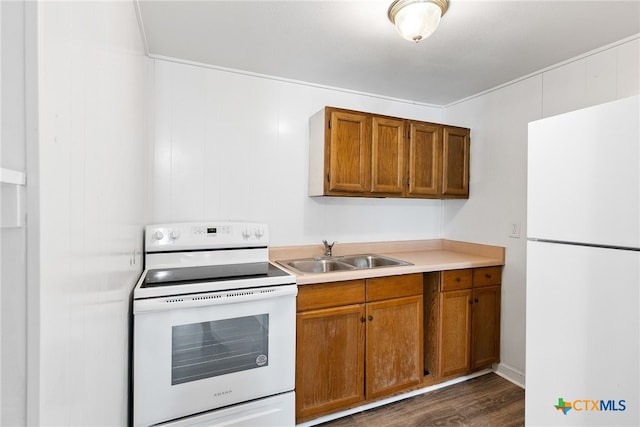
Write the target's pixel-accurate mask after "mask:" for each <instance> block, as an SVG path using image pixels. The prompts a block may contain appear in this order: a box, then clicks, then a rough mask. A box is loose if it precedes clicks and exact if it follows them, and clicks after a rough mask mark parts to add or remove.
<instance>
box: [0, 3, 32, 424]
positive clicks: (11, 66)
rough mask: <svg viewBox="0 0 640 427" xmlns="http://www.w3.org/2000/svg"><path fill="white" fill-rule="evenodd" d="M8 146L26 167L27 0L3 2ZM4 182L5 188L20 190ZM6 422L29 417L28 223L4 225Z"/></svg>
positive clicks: (1, 395) (10, 162) (1, 368)
mask: <svg viewBox="0 0 640 427" xmlns="http://www.w3.org/2000/svg"><path fill="white" fill-rule="evenodd" d="M0 10H1V12H2V23H1V28H2V32H1V34H2V35H1V37H0V39H1V40H2V59H1V62H2V72H1V75H2V83H1V85H2V94H1V95H2V96H1V97H0V99H1V100H2V108H1V111H2V131H1V138H2V150H1V153H0V156H1V157H2V161H1V162H0V166H2V167H3V168H8V169H12V170H15V171H21V172H24V171H25V170H26V157H25V97H24V83H25V82H24V3H23V2H19V1H12V2H2V3H1V4H0ZM11 187H12V186H11V185H9V184H2V185H1V188H2V190H0V191H9V192H13V191H15V188H11ZM0 241H1V245H0V254H1V256H0V264H1V266H2V267H1V275H0V280H1V286H0V315H1V316H0V317H1V319H0V325H1V329H0V336H1V339H0V349H1V353H0V361H1V363H0V377H1V378H2V381H1V382H0V384H1V390H0V403H1V406H0V407H1V411H0V412H1V416H0V425H6V426H13V425H24V424H25V423H26V378H27V362H26V353H27V327H26V325H27V322H26V308H27V291H26V288H27V286H26V280H27V279H26V275H27V268H26V229H25V227H10V228H2V229H1V230H0Z"/></svg>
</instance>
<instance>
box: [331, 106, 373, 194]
mask: <svg viewBox="0 0 640 427" xmlns="http://www.w3.org/2000/svg"><path fill="white" fill-rule="evenodd" d="M328 118H329V121H328V123H327V126H328V127H329V132H327V135H328V137H329V139H328V143H327V144H326V145H325V149H326V152H325V159H327V160H328V165H329V166H328V172H327V177H326V179H327V190H328V192H346V193H362V192H369V188H370V184H369V183H370V179H371V172H370V171H371V118H370V116H369V115H368V114H365V113H363V114H359V113H356V112H345V111H339V110H337V111H331V114H329V115H328Z"/></svg>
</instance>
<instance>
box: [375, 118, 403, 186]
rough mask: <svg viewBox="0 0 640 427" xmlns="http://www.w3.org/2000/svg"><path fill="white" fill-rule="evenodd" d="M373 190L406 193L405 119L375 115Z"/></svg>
mask: <svg viewBox="0 0 640 427" xmlns="http://www.w3.org/2000/svg"><path fill="white" fill-rule="evenodd" d="M372 133H373V135H372V136H373V138H372V145H371V149H372V154H371V192H372V193H386V194H394V195H398V196H401V195H402V194H403V193H404V185H403V181H404V156H405V154H404V151H405V148H404V147H405V144H404V120H401V119H393V118H388V117H378V116H373V119H372Z"/></svg>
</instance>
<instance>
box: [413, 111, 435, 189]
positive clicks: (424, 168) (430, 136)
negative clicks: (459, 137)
mask: <svg viewBox="0 0 640 427" xmlns="http://www.w3.org/2000/svg"><path fill="white" fill-rule="evenodd" d="M441 135H442V127H441V126H436V125H432V124H429V123H420V122H409V190H408V195H409V196H411V197H438V196H439V195H440V185H439V179H438V178H439V176H440V164H441V162H440V161H439V159H440V150H441Z"/></svg>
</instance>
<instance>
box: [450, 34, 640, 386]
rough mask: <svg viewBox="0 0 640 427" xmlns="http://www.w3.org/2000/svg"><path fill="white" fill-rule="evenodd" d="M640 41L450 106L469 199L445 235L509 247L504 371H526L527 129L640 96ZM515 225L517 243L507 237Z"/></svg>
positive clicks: (454, 205) (455, 204)
mask: <svg viewBox="0 0 640 427" xmlns="http://www.w3.org/2000/svg"><path fill="white" fill-rule="evenodd" d="M639 60H640V40H639V39H638V37H637V36H636V37H634V38H632V39H626V40H624V41H621V42H620V43H618V44H614V45H610V46H607V47H605V48H603V49H600V50H598V51H595V52H590V53H588V54H585V55H583V56H582V57H580V58H576V59H574V60H570V61H567V62H565V63H563V64H559V65H558V66H555V67H551V68H549V69H547V70H545V71H543V72H540V73H537V74H535V75H532V76H529V77H528V78H524V79H522V80H520V81H517V82H514V83H512V84H508V85H505V86H504V87H502V88H499V89H496V90H492V91H490V92H488V93H485V94H482V95H479V96H475V97H473V98H471V99H468V100H465V101H462V102H459V103H456V104H454V105H451V106H448V107H447V108H446V109H445V121H446V122H447V123H451V124H457V125H460V126H466V127H470V128H471V172H470V173H471V183H470V186H471V197H470V199H469V200H468V201H451V202H447V203H445V205H444V213H443V223H444V232H443V233H444V237H445V238H448V239H455V240H466V241H472V242H479V243H488V244H494V245H499V246H505V247H506V248H507V250H506V257H507V260H506V265H505V268H504V275H503V286H502V319H501V323H502V324H501V328H502V339H501V364H500V366H499V370H500V372H502V373H504V374H505V375H507V376H509V377H510V378H512V379H514V380H516V381H518V382H523V381H524V374H525V286H526V285H525V268H526V250H525V248H526V190H527V183H526V175H527V124H528V122H530V121H533V120H538V119H541V118H543V117H548V116H550V115H555V114H559V113H563V112H567V111H572V110H575V109H579V108H584V107H588V106H591V105H595V104H599V103H603V102H607V101H611V100H614V99H618V98H624V97H627V96H631V95H634V94H637V93H639V88H640V84H639V83H640V66H639ZM511 223H518V224H520V225H521V237H520V238H519V239H516V238H510V237H508V234H509V228H510V224H511Z"/></svg>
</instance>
